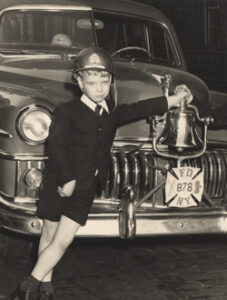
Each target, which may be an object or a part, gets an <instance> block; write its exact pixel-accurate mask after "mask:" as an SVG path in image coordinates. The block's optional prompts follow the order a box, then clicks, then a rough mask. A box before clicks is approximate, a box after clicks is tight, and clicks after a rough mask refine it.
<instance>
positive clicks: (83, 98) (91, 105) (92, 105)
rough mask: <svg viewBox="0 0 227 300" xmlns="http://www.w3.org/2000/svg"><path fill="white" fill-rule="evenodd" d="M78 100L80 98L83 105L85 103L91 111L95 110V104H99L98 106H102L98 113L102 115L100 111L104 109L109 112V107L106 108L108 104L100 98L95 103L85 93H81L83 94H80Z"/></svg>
mask: <svg viewBox="0 0 227 300" xmlns="http://www.w3.org/2000/svg"><path fill="white" fill-rule="evenodd" d="M80 100H81V101H82V102H83V103H84V104H85V105H87V106H88V107H89V108H90V109H91V110H93V111H95V108H96V105H97V104H98V105H100V106H102V109H101V111H100V115H102V112H103V110H104V109H105V111H106V112H107V113H109V109H108V106H107V104H106V100H102V101H100V102H98V103H96V102H94V101H92V100H91V99H89V98H88V97H87V96H86V95H85V94H83V95H82V96H81V98H80Z"/></svg>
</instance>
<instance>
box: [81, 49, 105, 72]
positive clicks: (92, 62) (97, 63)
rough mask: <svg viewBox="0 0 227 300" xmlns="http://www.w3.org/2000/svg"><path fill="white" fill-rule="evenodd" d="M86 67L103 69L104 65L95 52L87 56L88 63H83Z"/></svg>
mask: <svg viewBox="0 0 227 300" xmlns="http://www.w3.org/2000/svg"><path fill="white" fill-rule="evenodd" d="M85 68H86V69H92V68H93V69H105V66H104V65H103V63H102V60H101V59H100V57H99V55H98V54H97V53H93V54H91V55H90V56H89V58H88V65H85Z"/></svg>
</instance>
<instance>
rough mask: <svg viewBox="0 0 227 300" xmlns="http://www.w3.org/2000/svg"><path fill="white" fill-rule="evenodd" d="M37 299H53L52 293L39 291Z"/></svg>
mask: <svg viewBox="0 0 227 300" xmlns="http://www.w3.org/2000/svg"><path fill="white" fill-rule="evenodd" d="M39 300H54V294H52V293H51V294H50V293H47V292H39Z"/></svg>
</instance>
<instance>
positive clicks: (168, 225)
mask: <svg viewBox="0 0 227 300" xmlns="http://www.w3.org/2000/svg"><path fill="white" fill-rule="evenodd" d="M135 217H136V218H135V219H136V222H135V226H136V230H135V232H136V236H154V235H176V234H183V235H186V234H215V233H226V232H227V212H226V209H224V208H209V209H198V208H196V209H187V210H181V209H179V210H173V209H152V208H149V209H147V208H146V210H145V209H144V210H140V211H138V212H136V214H135ZM119 224H120V222H119V213H118V212H117V211H116V212H115V213H114V212H103V213H102V212H97V210H96V212H95V213H90V214H89V218H88V221H87V224H86V226H83V227H81V228H80V230H79V231H78V233H77V235H79V236H84V237H119V236H120V228H119ZM0 226H1V227H3V228H5V229H8V230H10V231H14V232H19V233H23V234H26V235H40V233H41V229H42V220H40V219H38V218H37V217H36V216H35V214H29V213H24V212H22V211H18V210H11V209H8V208H3V207H0Z"/></svg>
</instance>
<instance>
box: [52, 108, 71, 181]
mask: <svg viewBox="0 0 227 300" xmlns="http://www.w3.org/2000/svg"><path fill="white" fill-rule="evenodd" d="M70 124H71V121H70V116H69V114H68V113H67V110H66V109H64V108H61V107H59V108H57V109H56V110H55V111H54V114H53V118H52V123H51V126H50V130H49V137H48V140H47V153H48V155H49V162H50V168H51V170H52V172H53V174H54V175H55V177H56V179H57V183H58V185H60V186H62V185H64V184H65V183H67V182H69V181H71V180H73V179H75V178H74V176H73V173H72V170H71V168H70V164H69V163H68V162H67V160H66V155H65V145H66V143H67V140H66V139H67V133H68V132H69V131H70Z"/></svg>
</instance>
